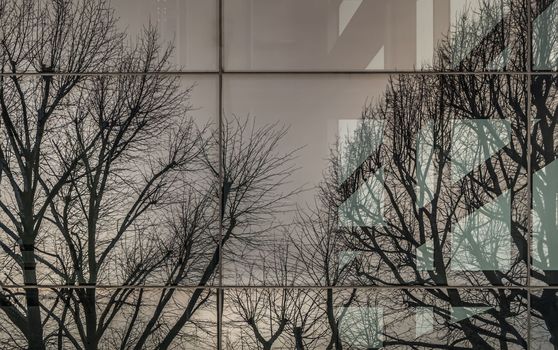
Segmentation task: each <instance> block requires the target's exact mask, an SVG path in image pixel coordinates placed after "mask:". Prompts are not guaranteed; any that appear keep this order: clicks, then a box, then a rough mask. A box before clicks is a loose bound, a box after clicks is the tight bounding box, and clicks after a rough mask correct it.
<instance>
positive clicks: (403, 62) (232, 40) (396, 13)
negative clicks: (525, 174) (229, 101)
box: [224, 0, 526, 71]
mask: <svg viewBox="0 0 558 350" xmlns="http://www.w3.org/2000/svg"><path fill="white" fill-rule="evenodd" d="M224 4H225V18H224V20H225V22H224V25H225V33H226V34H225V36H224V40H225V69H226V70H273V71H276V70H279V71H283V70H287V71H288V70H302V71H304V70H358V71H365V70H423V69H426V70H431V69H432V70H443V71H446V70H453V71H455V70H458V71H486V70H490V71H498V70H504V69H505V70H518V69H519V70H524V69H525V58H526V55H525V41H524V39H523V38H524V37H525V35H526V32H525V30H526V28H525V27H526V26H525V21H526V9H525V8H524V7H523V6H524V4H522V1H510V0H498V1H488V2H486V1H482V0H451V1H449V0H448V1H446V0H442V1H440V0H417V1H408V0H364V1H363V0H337V1H326V2H324V1H321V0H303V1H300V0H284V1H272V0H271V1H269V0H266V1H253V0H232V1H225V2H224Z"/></svg>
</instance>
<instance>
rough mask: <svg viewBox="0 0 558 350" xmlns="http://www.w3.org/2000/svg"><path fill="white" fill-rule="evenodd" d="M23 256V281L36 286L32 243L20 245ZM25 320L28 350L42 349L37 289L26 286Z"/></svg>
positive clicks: (43, 346) (27, 284) (41, 329)
mask: <svg viewBox="0 0 558 350" xmlns="http://www.w3.org/2000/svg"><path fill="white" fill-rule="evenodd" d="M21 251H22V258H23V270H24V271H23V282H24V283H25V285H26V286H37V269H36V265H37V264H36V262H35V246H34V244H33V243H30V244H26V242H25V241H24V244H23V246H22V247H21ZM25 299H26V304H27V322H28V324H29V327H28V330H29V332H28V334H27V341H28V342H29V349H30V350H44V349H45V345H44V342H43V325H42V322H41V308H40V306H39V289H38V288H26V289H25Z"/></svg>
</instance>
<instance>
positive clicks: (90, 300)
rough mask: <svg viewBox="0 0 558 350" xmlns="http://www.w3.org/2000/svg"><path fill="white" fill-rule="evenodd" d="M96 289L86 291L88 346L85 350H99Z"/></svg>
mask: <svg viewBox="0 0 558 350" xmlns="http://www.w3.org/2000/svg"><path fill="white" fill-rule="evenodd" d="M96 301H97V295H96V289H95V288H87V289H86V290H85V303H84V306H85V325H86V332H87V333H86V336H87V344H85V346H86V347H85V348H86V349H87V350H97V345H98V337H97V308H96Z"/></svg>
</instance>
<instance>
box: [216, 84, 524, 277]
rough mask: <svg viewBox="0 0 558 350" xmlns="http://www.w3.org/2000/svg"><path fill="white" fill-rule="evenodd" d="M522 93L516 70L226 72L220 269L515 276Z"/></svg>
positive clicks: (230, 273)
mask: <svg viewBox="0 0 558 350" xmlns="http://www.w3.org/2000/svg"><path fill="white" fill-rule="evenodd" d="M382 93H383V95H382ZM525 96H526V80H525V78H524V77H522V76H513V77H501V76H498V75H478V76H463V75H428V76H419V75H400V76H392V77H391V80H389V77H388V76H382V75H377V76H359V75H339V74H337V75H320V76H316V75H302V74H297V75H281V76H277V75H257V76H254V75H234V76H229V77H227V78H226V79H225V81H224V106H225V114H226V121H225V125H226V128H225V134H224V147H225V151H224V175H225V181H226V183H225V187H224V188H225V189H226V193H225V198H226V201H227V202H226V208H225V222H224V224H225V231H226V232H227V230H229V229H230V230H231V232H232V233H231V236H230V237H231V239H230V240H229V241H228V242H226V244H225V248H224V271H225V272H224V273H225V275H224V278H225V279H224V282H225V283H226V284H233V285H237V284H241V285H280V286H283V285H318V286H326V285H354V284H357V285H375V284H427V285H510V284H511V285H517V284H520V285H522V284H524V283H525V282H526V265H525V264H526V260H525V254H526V227H527V217H528V216H527V211H528V204H527V198H528V197H527V192H526V190H527V187H526V186H527V172H526V168H527V167H526V164H525V162H526V155H525V152H526V149H527V147H526V142H527V136H526V122H527V121H526V119H525V111H526V97H525ZM493 106H498V108H494V107H493ZM241 135H242V136H241ZM241 138H242V140H241ZM300 147H302V148H300ZM238 244H240V245H238Z"/></svg>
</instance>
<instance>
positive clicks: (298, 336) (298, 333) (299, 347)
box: [294, 327, 304, 350]
mask: <svg viewBox="0 0 558 350" xmlns="http://www.w3.org/2000/svg"><path fill="white" fill-rule="evenodd" d="M294 337H295V346H296V350H304V343H303V342H302V328H301V327H295V328H294Z"/></svg>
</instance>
